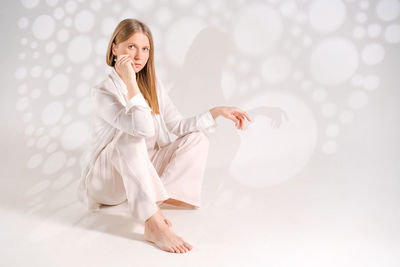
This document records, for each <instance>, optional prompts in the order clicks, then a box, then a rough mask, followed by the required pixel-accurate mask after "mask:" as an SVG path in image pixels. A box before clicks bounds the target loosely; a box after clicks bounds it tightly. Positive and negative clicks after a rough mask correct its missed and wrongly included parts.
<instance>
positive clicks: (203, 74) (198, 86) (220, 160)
mask: <svg viewBox="0 0 400 267" xmlns="http://www.w3.org/2000/svg"><path fill="white" fill-rule="evenodd" d="M235 53H236V49H235V47H234V41H233V39H232V37H231V36H230V35H228V34H226V33H224V32H222V31H220V30H219V29H216V28H214V27H206V28H204V29H203V30H201V31H200V32H199V34H198V35H197V36H196V37H195V39H194V41H193V43H192V45H191V46H190V48H189V49H188V51H187V54H186V55H185V59H184V64H183V66H182V68H178V69H176V70H175V71H173V73H171V75H170V76H171V77H172V80H173V81H176V83H175V84H173V86H172V89H171V91H170V93H169V94H170V96H171V98H172V99H173V101H174V103H175V104H176V106H177V108H178V110H179V111H181V112H182V114H184V115H185V116H186V117H187V116H193V115H195V114H198V113H199V112H202V111H206V110H208V109H210V108H211V107H214V106H224V105H226V106H238V107H239V108H240V107H241V105H242V104H244V103H245V101H246V99H249V98H250V93H249V92H235V93H233V94H232V96H231V97H229V98H227V97H225V96H224V94H223V89H222V86H221V81H222V76H223V74H222V72H223V69H224V68H225V67H226V66H227V59H228V57H229V55H234V54H235ZM235 64H236V63H235ZM237 64H240V62H237ZM255 68H256V67H255V66H250V69H249V72H257V69H255ZM236 74H237V75H238V77H239V79H243V78H245V77H243V76H242V75H241V73H236ZM263 91H264V92H265V90H264V89H258V91H257V90H255V91H254V90H252V92H251V94H252V95H254V94H257V93H258V92H260V93H261V92H263ZM246 112H247V113H248V114H249V115H250V117H251V118H256V117H257V116H266V117H268V118H269V119H270V120H271V126H272V127H279V126H280V124H281V122H282V118H286V119H288V117H287V115H286V113H285V112H284V111H283V110H282V109H280V108H279V107H269V106H261V107H256V108H253V109H248V110H246ZM217 123H218V122H217ZM255 123H257V122H256V121H255ZM209 137H210V141H211V146H210V150H209V158H208V168H209V169H214V170H215V172H212V171H211V173H212V174H211V175H212V176H215V177H212V178H211V177H206V178H207V179H205V180H206V181H205V188H204V190H205V191H206V192H205V195H206V196H207V195H208V194H209V193H210V192H209V190H208V189H210V190H211V191H213V193H211V194H212V195H209V196H208V197H207V198H208V199H209V201H213V200H212V199H215V198H216V197H217V196H218V193H219V192H218V191H219V190H220V189H222V188H227V187H229V186H235V182H234V181H233V179H232V176H231V175H230V173H229V166H230V164H231V163H232V161H233V160H234V157H235V155H236V153H237V151H238V149H239V146H240V142H241V137H240V136H239V134H238V133H237V131H236V130H235V127H234V125H233V122H232V121H226V119H225V118H224V119H219V127H218V129H217V131H216V132H214V133H212V134H210V135H209ZM216 188H217V191H216V190H215V189H216ZM210 198H211V199H210Z"/></svg>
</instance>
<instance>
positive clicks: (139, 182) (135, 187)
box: [87, 116, 209, 222]
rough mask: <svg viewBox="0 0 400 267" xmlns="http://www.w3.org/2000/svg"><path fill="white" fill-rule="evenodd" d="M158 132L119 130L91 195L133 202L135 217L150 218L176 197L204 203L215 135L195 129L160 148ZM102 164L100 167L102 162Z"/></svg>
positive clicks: (103, 200)
mask: <svg viewBox="0 0 400 267" xmlns="http://www.w3.org/2000/svg"><path fill="white" fill-rule="evenodd" d="M153 120H154V124H155V129H156V135H155V136H152V137H149V138H143V137H136V136H132V135H129V134H127V133H125V132H122V131H118V132H117V134H116V135H115V137H114V138H113V140H112V141H111V142H110V143H109V144H108V145H107V146H106V147H105V148H104V149H103V151H102V152H101V153H100V155H99V157H98V158H97V160H96V163H95V166H94V168H93V172H92V175H91V176H90V177H89V178H88V183H87V186H88V194H89V195H90V197H92V198H93V199H94V200H96V201H97V202H99V203H102V204H105V205H118V204H120V203H122V202H124V201H125V200H127V201H128V206H129V210H130V212H131V213H132V215H133V216H134V217H136V218H138V219H139V220H140V221H142V222H144V221H146V220H147V219H148V218H149V217H151V216H152V215H153V214H154V213H155V212H156V211H157V210H158V204H160V203H161V202H162V201H164V200H166V199H168V198H173V199H176V200H180V201H183V202H186V203H188V204H191V205H194V206H196V207H200V205H201V188H202V183H203V177H204V170H205V165H206V161H207V155H208V149H209V139H208V137H207V136H206V135H205V134H204V133H203V132H202V131H196V132H191V133H189V134H186V135H184V136H181V137H179V138H178V139H176V140H175V141H174V142H172V143H170V144H168V145H166V146H164V147H162V148H159V147H158V146H157V143H156V140H157V135H158V124H157V121H156V119H155V118H154V116H153ZM96 165H98V166H96Z"/></svg>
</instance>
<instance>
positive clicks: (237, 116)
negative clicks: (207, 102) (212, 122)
mask: <svg viewBox="0 0 400 267" xmlns="http://www.w3.org/2000/svg"><path fill="white" fill-rule="evenodd" d="M210 113H211V115H212V116H213V118H214V119H216V118H217V117H218V116H219V115H221V116H223V117H225V118H227V119H229V120H232V121H233V122H234V123H235V127H236V128H238V129H239V130H243V125H244V122H245V119H247V120H248V121H252V120H251V119H250V117H249V115H248V114H247V113H246V112H245V111H243V110H241V109H240V108H237V107H226V106H221V107H215V108H213V109H211V110H210Z"/></svg>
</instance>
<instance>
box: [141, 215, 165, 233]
mask: <svg viewBox="0 0 400 267" xmlns="http://www.w3.org/2000/svg"><path fill="white" fill-rule="evenodd" d="M164 224H165V222H164V218H163V216H162V215H161V212H160V211H158V212H156V213H154V214H153V215H152V216H151V217H150V218H148V219H147V220H146V221H145V223H144V225H145V227H148V228H150V229H154V228H161V227H162V226H164Z"/></svg>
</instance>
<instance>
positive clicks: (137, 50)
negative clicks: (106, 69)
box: [112, 32, 150, 72]
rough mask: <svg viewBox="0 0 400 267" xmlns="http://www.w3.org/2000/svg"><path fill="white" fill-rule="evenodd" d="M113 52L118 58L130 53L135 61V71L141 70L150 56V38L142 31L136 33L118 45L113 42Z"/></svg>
mask: <svg viewBox="0 0 400 267" xmlns="http://www.w3.org/2000/svg"><path fill="white" fill-rule="evenodd" d="M112 50H113V54H114V55H115V56H117V57H118V58H119V57H120V56H122V55H129V57H130V58H131V59H132V60H133V62H134V63H135V68H134V70H135V72H139V71H141V70H142V69H143V68H144V66H145V65H146V63H147V60H148V59H149V56H150V42H149V38H147V36H146V35H145V34H143V33H141V32H137V33H134V34H133V35H132V36H131V37H130V38H129V39H128V40H126V41H124V42H121V43H119V44H117V45H115V44H113V49H112Z"/></svg>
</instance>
